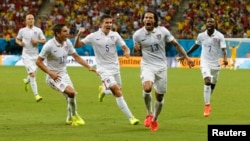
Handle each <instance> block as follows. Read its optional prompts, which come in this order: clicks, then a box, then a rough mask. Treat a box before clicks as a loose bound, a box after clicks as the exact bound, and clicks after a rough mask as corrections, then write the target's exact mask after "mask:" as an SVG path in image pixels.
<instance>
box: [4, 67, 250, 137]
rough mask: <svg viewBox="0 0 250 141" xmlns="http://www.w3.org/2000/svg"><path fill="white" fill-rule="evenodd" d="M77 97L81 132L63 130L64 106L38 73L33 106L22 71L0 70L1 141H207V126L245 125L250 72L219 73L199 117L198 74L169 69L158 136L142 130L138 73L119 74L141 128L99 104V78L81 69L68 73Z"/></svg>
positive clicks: (107, 103)
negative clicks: (208, 110) (208, 102)
mask: <svg viewBox="0 0 250 141" xmlns="http://www.w3.org/2000/svg"><path fill="white" fill-rule="evenodd" d="M68 72H69V74H70V76H71V79H72V81H73V83H74V86H75V88H76V90H77V91H78V93H79V94H78V96H77V102H78V112H79V114H80V115H81V116H82V117H83V118H84V120H85V122H86V124H85V125H84V126H79V127H72V126H69V125H65V119H66V112H67V111H66V101H65V98H64V97H63V96H62V95H61V94H60V93H59V92H56V91H54V90H52V89H51V88H50V87H49V86H48V85H47V84H46V83H45V74H44V73H43V72H42V71H40V70H39V71H38V76H37V82H38V89H39V93H40V94H41V96H42V97H43V98H44V99H43V100H42V101H41V102H39V103H36V101H35V99H34V97H33V95H32V92H31V90H29V91H28V92H25V91H24V86H23V83H22V79H23V78H25V77H26V71H25V69H24V67H7V66H1V67H0V82H1V85H0V87H1V91H0V96H1V98H0V103H1V104H0V109H1V110H0V141H7V140H8V141H16V140H19V141H34V140H37V141H48V140H49V141H61V140H65V141H69V140H74V141H83V140H84V141H117V140H119V141H135V140H141V141H152V140H154V141H162V140H168V141H181V140H183V141H205V140H207V125H208V124H249V123H250V120H249V117H250V113H249V104H248V103H249V99H250V95H249V84H250V82H249V77H248V76H249V70H236V71H234V70H228V69H222V70H221V72H220V76H219V81H218V83H217V85H216V88H215V91H214V93H213V95H212V99H211V105H212V113H211V116H210V117H208V118H205V117H203V108H204V104H203V80H202V77H201V73H200V70H199V69H176V68H175V69H169V70H168V87H167V88H168V91H167V94H166V95H165V103H164V107H163V110H162V113H161V115H160V117H159V130H158V131H157V132H151V131H150V130H149V129H148V128H145V127H144V126H143V120H144V117H145V114H146V110H145V106H144V103H143V100H142V88H141V83H140V79H139V72H140V71H139V68H121V75H122V86H123V87H122V90H123V94H124V97H125V100H126V101H127V103H128V106H129V107H130V109H131V111H132V113H133V114H134V115H135V117H137V118H138V119H140V124H139V125H130V124H129V121H128V119H127V118H126V117H125V115H124V114H123V113H122V112H121V111H120V110H119V108H118V107H117V105H116V102H115V99H114V97H113V96H111V95H107V96H106V97H105V98H104V101H103V102H102V103H100V102H99V101H98V99H97V96H98V94H97V93H98V86H99V85H100V80H99V78H98V77H97V76H96V75H95V74H94V73H91V72H88V71H87V70H86V69H84V68H82V67H68Z"/></svg>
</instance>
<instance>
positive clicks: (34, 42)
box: [15, 14, 46, 102]
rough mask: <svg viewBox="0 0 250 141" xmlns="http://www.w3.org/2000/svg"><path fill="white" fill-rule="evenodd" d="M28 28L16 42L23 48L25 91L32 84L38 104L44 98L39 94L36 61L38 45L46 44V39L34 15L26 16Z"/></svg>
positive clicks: (25, 28) (23, 29)
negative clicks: (25, 76)
mask: <svg viewBox="0 0 250 141" xmlns="http://www.w3.org/2000/svg"><path fill="white" fill-rule="evenodd" d="M25 22H26V27H23V28H21V29H19V31H18V34H17V37H16V39H15V42H16V43H17V44H18V45H19V46H21V47H22V48H23V50H22V59H23V64H24V66H25V68H26V71H27V73H28V76H27V78H26V79H23V82H24V86H25V91H28V88H29V87H28V85H29V84H30V86H31V89H32V92H33V94H34V96H35V99H36V101H37V102H39V101H41V100H42V99H43V98H42V97H41V96H40V95H39V94H38V86H37V82H36V73H37V66H36V59H37V56H38V44H44V43H45V42H46V38H45V36H44V34H43V31H42V30H41V29H40V28H38V27H36V26H35V25H34V23H35V19H34V16H33V15H32V14H28V15H26V20H25Z"/></svg>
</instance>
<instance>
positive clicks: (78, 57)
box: [72, 52, 98, 75]
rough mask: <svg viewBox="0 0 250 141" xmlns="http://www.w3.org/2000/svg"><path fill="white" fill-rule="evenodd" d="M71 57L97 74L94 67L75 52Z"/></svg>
mask: <svg viewBox="0 0 250 141" xmlns="http://www.w3.org/2000/svg"><path fill="white" fill-rule="evenodd" d="M72 57H73V58H74V59H75V60H76V62H78V63H79V64H81V65H82V66H84V67H85V68H87V69H88V70H89V71H92V72H94V73H96V74H97V75H98V73H97V72H96V70H95V68H93V67H91V66H90V65H89V64H88V63H87V62H86V61H85V60H83V59H82V58H81V57H80V56H79V55H78V54H77V53H76V52H75V53H73V54H72Z"/></svg>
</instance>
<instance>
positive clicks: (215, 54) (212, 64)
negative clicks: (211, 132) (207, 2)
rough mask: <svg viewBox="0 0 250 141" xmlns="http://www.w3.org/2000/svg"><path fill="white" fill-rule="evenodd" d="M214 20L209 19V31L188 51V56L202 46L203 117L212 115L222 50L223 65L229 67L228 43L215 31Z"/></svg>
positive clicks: (207, 23)
mask: <svg viewBox="0 0 250 141" xmlns="http://www.w3.org/2000/svg"><path fill="white" fill-rule="evenodd" d="M215 25H216V23H215V20H214V18H208V19H207V21H206V26H207V30H206V31H204V32H202V33H199V34H198V37H197V40H196V41H195V44H194V45H193V46H192V47H191V48H190V49H189V50H188V51H187V54H190V53H192V52H193V51H194V50H196V49H197V48H198V47H200V46H201V57H200V59H201V64H200V68H201V73H202V76H203V79H204V91H203V94H204V102H205V108H204V113H203V115H204V116H205V117H208V116H209V115H210V111H211V106H210V99H211V94H212V92H213V90H214V88H215V85H216V82H217V81H218V76H219V70H220V68H221V65H220V55H221V50H222V53H223V64H224V65H225V66H226V65H228V61H227V52H226V42H225V38H224V35H223V34H222V33H220V32H219V31H218V30H216V29H215Z"/></svg>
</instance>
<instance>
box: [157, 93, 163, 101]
mask: <svg viewBox="0 0 250 141" xmlns="http://www.w3.org/2000/svg"><path fill="white" fill-rule="evenodd" d="M163 98H164V95H163V94H157V95H156V100H157V101H158V102H162V101H163Z"/></svg>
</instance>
